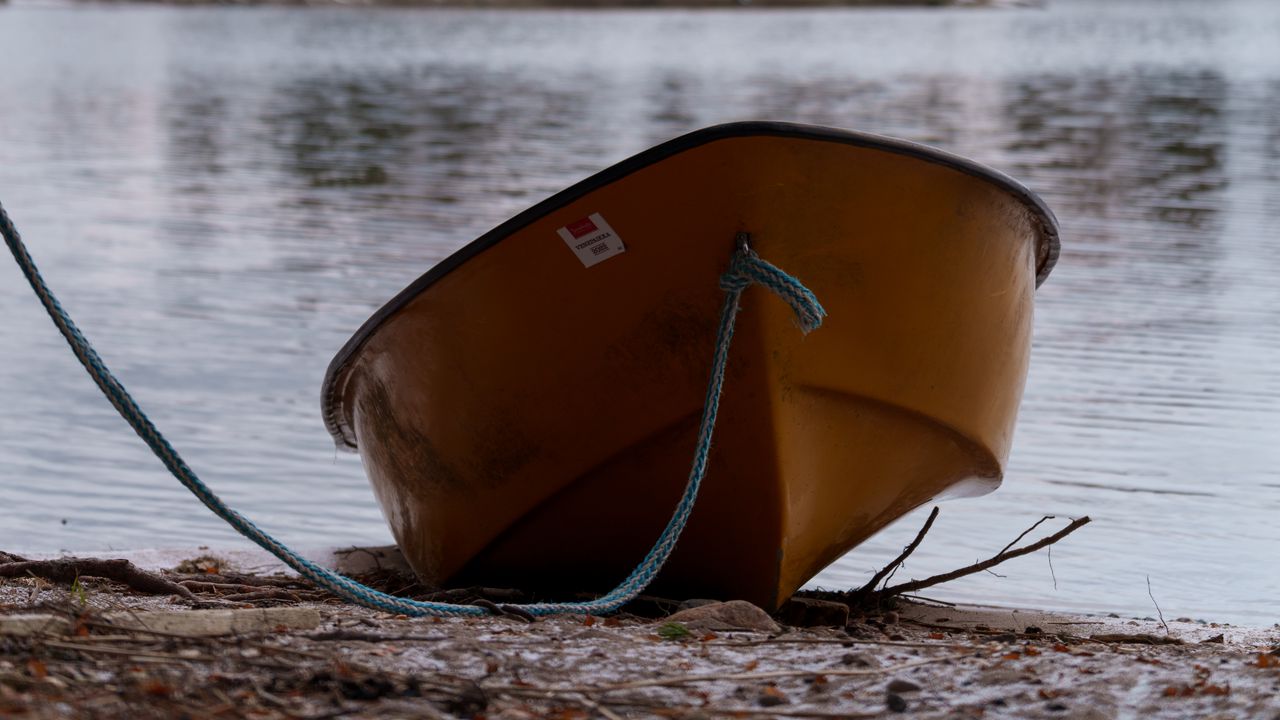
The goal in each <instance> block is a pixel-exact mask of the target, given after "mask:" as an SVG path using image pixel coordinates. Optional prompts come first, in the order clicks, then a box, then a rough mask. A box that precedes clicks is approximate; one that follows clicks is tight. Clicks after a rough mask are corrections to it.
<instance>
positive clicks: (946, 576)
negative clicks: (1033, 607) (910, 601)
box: [880, 515, 1090, 597]
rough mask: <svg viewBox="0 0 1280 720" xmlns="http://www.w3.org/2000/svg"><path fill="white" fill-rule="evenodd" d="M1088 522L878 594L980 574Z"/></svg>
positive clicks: (1081, 520)
mask: <svg viewBox="0 0 1280 720" xmlns="http://www.w3.org/2000/svg"><path fill="white" fill-rule="evenodd" d="M1044 520H1045V518H1041V519H1040V521H1039V522H1037V523H1036V525H1039V524H1040V523H1042V522H1044ZM1089 522H1090V519H1089V516H1087V515H1086V516H1084V517H1081V518H1077V519H1075V520H1072V521H1071V524H1070V525H1068V526H1066V527H1065V528H1063V529H1061V530H1059V531H1058V532H1056V533H1054V534H1052V535H1050V536H1049V537H1046V538H1043V539H1041V540H1037V541H1036V542H1034V543H1031V544H1030V545H1027V546H1026V547H1021V548H1018V549H1016V550H1012V551H1010V550H1009V546H1007V545H1006V546H1005V549H1004V550H1001V551H1000V552H998V553H996V554H995V555H994V556H992V557H990V558H987V559H986V560H983V561H982V562H977V563H974V564H972V565H968V566H966V567H962V568H960V569H959V570H952V571H951V572H949V573H943V574H941V575H934V576H933V577H929V578H925V579H924V580H912V581H911V582H906V583H902V584H901V585H894V586H893V587H889V588H885V589H884V590H881V591H880V594H881V596H883V597H890V596H893V595H901V594H902V593H909V592H915V591H917V590H923V589H925V588H927V587H933V586H934V585H939V584H941V583H944V582H950V581H952V580H956V579H958V578H962V577H965V576H966V575H972V574H974V573H980V572H982V571H983V570H986V569H987V568H991V567H995V566H996V565H999V564H1000V563H1002V562H1005V561H1006V560H1012V559H1013V558H1016V557H1022V556H1023V555H1029V554H1031V553H1033V552H1035V551H1037V550H1039V549H1041V548H1045V547H1048V546H1050V545H1052V544H1054V543H1056V542H1058V541H1059V540H1061V539H1062V538H1064V537H1066V536H1068V535H1070V534H1071V533H1073V532H1075V531H1076V530H1079V529H1080V528H1082V527H1084V526H1085V525H1088V524H1089ZM1034 527H1035V525H1033V526H1032V528H1034ZM1027 532H1030V530H1027V531H1026V532H1023V534H1022V535H1019V536H1018V537H1019V538H1022V537H1024V536H1026V534H1027ZM1014 542H1017V541H1016V540H1015V541H1014Z"/></svg>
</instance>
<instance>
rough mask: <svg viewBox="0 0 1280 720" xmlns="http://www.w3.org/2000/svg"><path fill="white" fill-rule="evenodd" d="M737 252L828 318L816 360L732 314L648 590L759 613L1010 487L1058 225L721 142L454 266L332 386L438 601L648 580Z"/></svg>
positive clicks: (735, 131) (963, 169)
mask: <svg viewBox="0 0 1280 720" xmlns="http://www.w3.org/2000/svg"><path fill="white" fill-rule="evenodd" d="M584 220H587V221H589V222H587V223H586V224H585V225H584V224H583V221H584ZM602 224H603V228H602V227H600V226H601V225H602ZM579 230H581V231H583V232H584V235H582V236H581V237H582V243H591V241H592V239H593V238H598V237H599V236H600V233H601V232H603V231H604V230H608V231H609V232H611V233H612V240H609V241H608V242H606V243H605V245H608V244H609V243H613V244H612V245H610V246H608V247H605V248H604V249H603V250H597V252H599V253H601V254H603V255H605V259H602V260H598V259H597V258H596V257H592V256H591V255H590V254H589V251H590V250H592V249H596V248H598V247H600V244H599V243H597V244H596V245H594V246H592V245H588V246H587V247H585V248H578V251H575V249H574V247H573V246H574V245H582V243H577V242H573V241H575V240H577V239H578V237H579V236H577V235H575V234H574V233H575V232H577V231H579ZM740 232H747V233H750V235H751V238H752V247H753V248H754V249H755V250H756V251H757V252H758V253H759V254H760V256H761V257H763V258H764V259H766V260H768V261H770V262H772V263H773V264H775V265H777V266H778V267H780V268H782V269H784V270H786V271H787V272H789V273H790V274H792V275H794V276H795V277H797V278H798V279H800V280H801V281H802V282H803V283H805V284H806V285H807V286H808V287H809V288H810V289H811V290H813V292H814V293H815V294H816V295H817V296H818V298H819V299H820V300H821V301H822V303H823V304H824V306H825V307H826V309H827V311H828V318H827V320H826V322H825V324H824V325H823V327H822V328H820V329H819V330H817V331H815V332H814V333H812V334H810V335H808V336H803V335H802V334H801V333H800V332H799V330H798V329H797V327H796V325H795V321H794V320H793V319H792V316H791V314H790V310H789V308H788V307H787V306H786V305H785V304H784V303H782V302H781V301H780V300H778V299H777V298H776V297H773V296H771V295H769V294H768V293H766V292H765V291H763V290H760V289H758V288H756V289H749V290H747V291H746V293H745V295H744V297H743V301H742V310H741V312H740V314H739V319H738V329H737V334H736V335H735V339H734V344H733V348H732V351H731V353H730V359H729V366H728V372H727V376H726V382H725V389H724V396H723V400H722V405H721V411H720V421H719V425H718V426H717V428H716V431H715V442H714V443H713V446H712V451H711V456H710V462H709V466H708V470H707V475H706V479H705V481H704V485H703V489H702V493H701V496H700V497H699V499H698V503H697V506H696V509H695V510H694V513H693V515H692V517H691V519H690V522H689V525H688V527H687V528H686V530H685V533H684V535H683V536H682V537H681V539H680V541H679V544H678V545H677V548H676V550H675V553H674V554H673V555H672V557H671V559H670V560H669V562H668V563H667V565H666V566H665V567H664V569H663V570H662V573H661V574H660V575H659V577H658V580H657V585H658V587H657V591H659V592H665V593H668V594H679V595H683V596H686V597H691V596H698V597H716V598H742V599H746V600H750V601H752V602H755V603H757V604H759V605H762V606H764V607H769V608H772V607H775V606H777V605H778V604H779V603H780V602H782V601H784V600H785V599H786V598H787V597H789V596H790V595H791V593H792V592H794V591H795V590H796V589H797V588H798V587H800V586H801V585H802V584H803V583H804V582H806V581H807V580H808V579H809V578H811V577H812V576H813V575H814V574H816V573H817V572H818V571H820V570H821V569H822V568H823V567H825V566H826V565H827V564H829V563H830V562H832V561H833V560H835V559H837V558H838V557H840V556H841V555H842V554H843V553H845V552H847V551H848V550H849V549H851V548H852V547H854V546H855V545H857V544H858V543H860V542H862V541H863V540H865V539H866V538H867V537H869V536H870V535H872V534H873V533H875V532H876V531H877V530H879V529H881V528H883V527H884V526H885V525H887V524H888V523H890V522H892V521H893V520H895V519H896V518H898V517H901V516H902V515H903V514H905V513H907V512H908V511H910V510H911V509H913V508H915V507H917V506H919V505H921V504H922V503H925V502H928V501H930V500H931V499H934V498H937V497H939V496H941V495H943V494H946V493H969V494H972V493H977V492H983V491H987V490H990V489H992V488H994V487H995V486H997V485H998V484H999V482H1000V479H1001V476H1002V470H1003V466H1004V463H1005V460H1006V458H1007V456H1008V453H1009V447H1010V442H1011V439H1012V435H1013V427H1014V421H1015V418H1016V415H1017V409H1018V403H1019V400H1020V398H1021V394H1022V388H1023V384H1024V381H1025V377H1026V370H1027V362H1028V356H1029V351H1030V341H1031V326H1032V304H1033V295H1034V292H1035V288H1036V286H1037V284H1038V281H1039V280H1043V278H1044V277H1045V276H1046V275H1047V273H1048V271H1049V269H1050V267H1051V266H1052V264H1053V261H1054V259H1055V258H1056V253H1057V238H1056V225H1055V223H1054V220H1053V217H1052V215H1051V214H1050V213H1049V212H1048V210H1047V209H1045V208H1044V206H1043V205H1042V204H1040V203H1039V201H1038V199H1036V198H1035V196H1034V195H1031V194H1030V193H1029V192H1027V191H1026V190H1025V189H1023V188H1021V186H1018V185H1017V184H1016V183H1014V182H1013V181H1012V180H1009V179H1008V178H1005V177H1004V176H1001V175H999V174H997V173H995V172H993V171H989V170H986V169H984V168H980V167H978V166H975V165H972V164H969V163H967V162H966V161H963V160H960V159H958V158H954V157H953V156H949V155H945V154H943V153H940V152H937V151H933V150H929V149H927V148H922V147H920V146H915V145H909V144H905V143H899V142H896V141H890V140H885V139H882V138H876V137H872V136H866V135H856V134H852V133H842V132H839V131H830V130H822V129H813V128H805V127H800V126H790V125H779V124H767V123H744V124H736V125H729V126H721V127H718V128H711V129H709V130H704V131H701V132H700V133H694V134H693V135H690V136H686V137H685V138H680V139H677V140H675V141H672V142H671V143H668V144H666V145H664V146H659V147H658V148H655V149H654V150H651V151H649V152H647V153H644V154H642V155H640V156H637V157H636V158H633V159H632V160H629V161H627V162H624V163H622V164H621V165H619V166H617V167H615V168H611V169H610V170H607V171H605V172H603V173H601V174H600V175H598V176H596V177H594V178H592V179H590V180H587V181H585V182H584V183H582V184H580V185H578V186H575V187H574V188H570V189H569V190H566V191H565V192H564V193H561V194H560V195H557V196H555V197H553V198H551V199H550V200H548V201H547V202H545V203H543V204H541V205H539V206H537V207H535V208H532V209H531V210H530V211H528V212H526V213H524V214H522V215H521V216H518V217H517V218H515V219H514V220H513V221H511V222H509V223H507V224H505V225H503V226H501V227H499V228H498V229H496V230H495V231H493V232H491V233H489V234H488V235H486V236H485V237H483V238H481V239H480V240H478V241H477V242H476V243H473V244H472V245H470V246H468V247H467V248H464V249H463V250H462V251H460V252H459V253H458V254H457V255H455V256H454V257H452V258H450V259H449V260H447V261H446V262H445V263H442V265H441V266H440V267H438V268H436V269H433V270H432V271H431V272H429V273H428V274H427V275H426V276H424V277H423V278H421V279H420V280H419V281H418V282H416V283H414V285H413V286H411V287H410V288H408V289H407V290H406V291H405V292H403V293H401V295H400V296H398V297H397V298H396V299H395V300H393V301H392V302H391V303H390V304H389V305H388V306H387V307H386V308H384V309H383V310H382V311H380V312H379V313H378V314H377V315H375V316H374V318H372V319H371V320H370V322H369V323H368V324H366V326H365V327H364V328H362V329H361V331H360V332H359V333H358V334H357V335H356V336H355V337H354V338H353V339H352V341H351V342H350V343H348V345H347V347H346V348H344V349H343V351H342V353H340V354H339V356H338V357H337V358H335V360H334V363H333V365H332V366H331V367H330V372H329V376H328V377H327V378H326V382H325V390H324V409H325V417H326V420H327V421H328V423H329V426H330V429H331V431H332V432H333V433H334V436H335V438H336V439H337V440H338V442H339V443H340V444H341V445H344V446H348V447H352V448H356V449H358V450H359V452H360V453H361V456H362V458H363V460H364V464H365V468H366V471H367V473H368V475H369V478H370V481H371V483H372V486H373V488H374V491H375V493H376V495H377V497H378V500H379V502H380V503H381V506H382V508H383V511H384V514H385V516H386V518H387V520H388V522H389V524H390V526H391V529H392V532H393V534H394V536H395V538H396V540H397V542H398V543H399V545H400V547H401V549H402V551H403V552H404V553H405V556H406V557H407V558H408V560H409V561H410V563H411V564H412V566H413V567H414V569H415V570H416V571H417V572H418V574H419V575H420V576H421V577H422V578H423V579H424V580H425V581H427V582H430V583H434V584H438V585H445V584H455V583H468V584H470V583H483V584H486V585H499V586H510V587H530V588H538V589H543V590H547V591H549V592H554V593H560V594H561V595H565V594H568V593H572V592H574V591H601V590H606V589H608V588H609V587H611V586H612V585H613V584H614V583H616V582H617V581H619V580H620V579H621V578H623V577H624V576H625V575H626V574H627V573H628V572H629V571H630V569H631V568H632V567H633V566H634V565H635V564H636V563H637V562H638V561H639V559H640V558H641V557H643V555H644V554H645V552H646V551H647V550H648V549H649V546H650V545H651V544H652V542H653V540H654V539H655V538H656V537H657V536H658V534H659V533H660V532H661V530H662V528H663V527H664V525H665V524H666V522H667V520H668V518H669V517H670V515H671V512H672V510H673V508H674V506H675V503H676V502H677V500H678V498H679V496H680V493H681V491H682V489H683V487H684V484H685V481H686V479H687V476H688V472H689V464H690V461H691V459H692V454H693V446H694V440H695V433H696V430H697V423H698V417H699V414H700V412H701V409H702V404H703V395H704V392H705V388H706V383H707V379H708V373H709V371H710V362H711V354H712V349H713V344H714V340H715V328H716V321H717V318H718V313H719V309H720V305H721V303H722V299H723V293H722V292H721V291H720V289H719V287H718V284H717V279H718V276H719V275H720V274H721V273H722V272H723V271H724V270H725V267H726V264H727V262H728V260H729V257H730V254H731V252H732V250H733V247H734V238H735V236H736V235H737V234H738V233H740ZM566 233H567V234H566ZM619 248H622V250H621V251H620V252H619V251H618V249H619ZM584 251H585V252H587V253H588V254H587V255H585V256H580V254H579V253H580V252H584Z"/></svg>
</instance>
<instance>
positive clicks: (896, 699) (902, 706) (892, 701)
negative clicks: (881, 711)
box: [885, 693, 907, 713]
mask: <svg viewBox="0 0 1280 720" xmlns="http://www.w3.org/2000/svg"><path fill="white" fill-rule="evenodd" d="M885 705H888V706H889V709H890V710H892V711H893V712H896V713H900V712H906V710H907V701H906V700H905V699H904V698H903V697H902V696H901V695H898V694H897V693H889V695H888V696H887V697H886V698H885Z"/></svg>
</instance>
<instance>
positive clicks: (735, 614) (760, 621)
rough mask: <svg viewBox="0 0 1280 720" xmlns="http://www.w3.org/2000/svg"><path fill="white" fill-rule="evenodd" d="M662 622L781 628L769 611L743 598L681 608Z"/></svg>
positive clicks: (767, 629)
mask: <svg viewBox="0 0 1280 720" xmlns="http://www.w3.org/2000/svg"><path fill="white" fill-rule="evenodd" d="M664 622H674V623H683V624H684V626H685V627H687V628H688V629H690V630H694V631H698V632H705V631H722V632H723V631H728V630H755V631H758V632H766V633H774V632H778V631H780V630H781V629H782V628H781V627H780V626H779V625H778V623H776V622H774V621H773V618H771V617H769V613H766V612H765V611H764V610H761V609H760V608H758V607H756V606H755V605H752V604H751V603H749V602H747V601H745V600H730V601H729V602H717V603H711V604H709V605H700V606H698V607H693V608H689V609H687V610H681V611H680V612H678V613H676V614H674V615H672V616H671V617H669V618H666V620H665V621H664Z"/></svg>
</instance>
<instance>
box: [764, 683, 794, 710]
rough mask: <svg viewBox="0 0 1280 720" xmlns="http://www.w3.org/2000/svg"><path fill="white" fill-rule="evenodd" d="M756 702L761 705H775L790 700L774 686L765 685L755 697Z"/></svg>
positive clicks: (784, 703)
mask: <svg viewBox="0 0 1280 720" xmlns="http://www.w3.org/2000/svg"><path fill="white" fill-rule="evenodd" d="M756 702H757V703H758V704H759V705H761V706H762V707H775V706H778V705H786V704H787V703H788V702H790V700H788V699H787V696H786V693H784V692H782V691H781V690H779V689H778V688H776V687H772V686H770V687H767V688H765V689H764V690H763V691H762V692H761V693H760V697H758V698H756Z"/></svg>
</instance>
